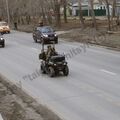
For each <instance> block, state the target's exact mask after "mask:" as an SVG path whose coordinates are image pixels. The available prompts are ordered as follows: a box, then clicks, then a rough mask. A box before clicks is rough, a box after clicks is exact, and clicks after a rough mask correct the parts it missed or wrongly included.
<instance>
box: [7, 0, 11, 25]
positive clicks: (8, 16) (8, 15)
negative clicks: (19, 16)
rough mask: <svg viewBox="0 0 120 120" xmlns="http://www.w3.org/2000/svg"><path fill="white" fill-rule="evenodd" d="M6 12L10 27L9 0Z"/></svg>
mask: <svg viewBox="0 0 120 120" xmlns="http://www.w3.org/2000/svg"><path fill="white" fill-rule="evenodd" d="M6 10H7V19H8V24H9V25H10V13H9V5H8V0H6Z"/></svg>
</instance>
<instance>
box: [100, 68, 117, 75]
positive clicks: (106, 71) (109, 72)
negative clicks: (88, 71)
mask: <svg viewBox="0 0 120 120" xmlns="http://www.w3.org/2000/svg"><path fill="white" fill-rule="evenodd" d="M100 71H102V72H104V73H107V74H110V75H117V74H116V73H114V72H111V71H108V70H105V69H101V70H100Z"/></svg>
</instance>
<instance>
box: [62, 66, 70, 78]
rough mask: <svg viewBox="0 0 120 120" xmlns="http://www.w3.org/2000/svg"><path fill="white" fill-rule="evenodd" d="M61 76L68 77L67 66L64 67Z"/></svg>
mask: <svg viewBox="0 0 120 120" xmlns="http://www.w3.org/2000/svg"><path fill="white" fill-rule="evenodd" d="M63 74H64V75H65V76H68V74H69V68H68V66H65V68H64V70H63Z"/></svg>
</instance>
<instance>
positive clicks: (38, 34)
mask: <svg viewBox="0 0 120 120" xmlns="http://www.w3.org/2000/svg"><path fill="white" fill-rule="evenodd" d="M33 39H34V41H35V42H36V43H37V42H38V41H39V42H40V43H42V42H43V43H50V42H52V41H54V42H55V43H58V36H57V34H56V33H55V31H54V30H53V29H52V28H51V27H50V26H43V27H36V28H35V29H34V31H33Z"/></svg>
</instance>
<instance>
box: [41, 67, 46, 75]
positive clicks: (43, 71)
mask: <svg viewBox="0 0 120 120" xmlns="http://www.w3.org/2000/svg"><path fill="white" fill-rule="evenodd" d="M41 72H42V73H43V74H45V73H46V72H45V70H44V68H43V66H42V65H41Z"/></svg>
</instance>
